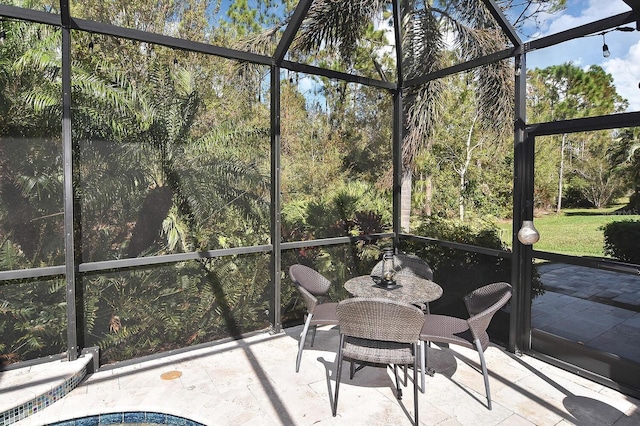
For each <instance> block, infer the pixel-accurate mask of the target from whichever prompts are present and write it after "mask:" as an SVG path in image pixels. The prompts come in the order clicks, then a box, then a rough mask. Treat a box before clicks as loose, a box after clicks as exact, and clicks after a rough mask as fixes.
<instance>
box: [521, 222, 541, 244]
mask: <svg viewBox="0 0 640 426" xmlns="http://www.w3.org/2000/svg"><path fill="white" fill-rule="evenodd" d="M539 240H540V233H539V232H538V230H537V229H536V227H535V226H533V221H532V220H523V221H522V226H521V227H520V230H519V231H518V241H520V242H521V243H522V244H524V245H526V246H530V245H531V244H535V243H537V242H538V241H539Z"/></svg>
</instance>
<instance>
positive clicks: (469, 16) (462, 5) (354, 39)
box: [295, 0, 513, 230]
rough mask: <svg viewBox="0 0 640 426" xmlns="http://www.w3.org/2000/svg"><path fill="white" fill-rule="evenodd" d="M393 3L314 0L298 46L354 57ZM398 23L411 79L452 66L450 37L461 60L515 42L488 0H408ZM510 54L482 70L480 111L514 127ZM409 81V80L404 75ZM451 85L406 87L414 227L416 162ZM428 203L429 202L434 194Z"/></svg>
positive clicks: (477, 75)
mask: <svg viewBox="0 0 640 426" xmlns="http://www.w3.org/2000/svg"><path fill="white" fill-rule="evenodd" d="M390 7H391V2H389V1H381V0H359V1H351V2H335V1H329V0H319V1H314V2H313V4H312V5H311V7H310V10H309V12H308V15H307V20H305V22H304V23H303V25H302V27H301V29H300V31H299V35H298V39H297V41H296V43H295V46H296V47H297V48H299V49H300V50H301V51H303V52H316V51H318V50H320V49H321V48H322V49H327V48H332V49H335V50H336V51H337V52H339V54H340V55H341V56H342V59H343V60H344V61H345V63H346V64H349V63H351V62H352V61H353V59H354V54H355V52H356V50H357V48H358V41H359V39H360V37H361V36H362V35H363V34H364V32H365V31H366V28H367V26H368V25H371V23H372V22H377V21H379V20H380V18H379V17H380V16H383V13H384V12H389V9H390ZM400 12H401V15H402V16H401V17H400V18H399V19H398V22H400V23H401V25H402V28H400V29H399V31H400V33H401V40H402V60H401V63H400V64H398V72H397V75H399V76H402V80H403V81H407V80H409V79H412V78H417V77H422V76H425V75H428V74H430V73H433V72H434V71H437V70H440V69H442V68H444V67H445V66H447V65H448V64H447V63H446V62H445V58H446V57H447V55H446V54H445V53H446V52H447V49H449V47H448V46H447V45H446V43H445V40H446V39H447V38H449V37H453V38H454V44H453V48H454V49H455V52H456V54H457V55H456V56H457V58H456V59H457V60H458V61H459V62H463V61H467V60H471V59H475V58H478V57H481V56H483V55H487V54H489V53H492V52H496V51H498V50H502V49H504V48H506V47H507V46H508V41H507V39H506V38H505V36H504V35H503V33H502V31H501V29H500V28H499V26H498V25H497V24H496V23H495V21H494V19H493V17H492V16H491V15H490V13H489V11H488V10H487V9H486V8H485V7H484V6H483V5H482V4H481V3H480V2H469V1H451V2H434V1H416V0H411V1H409V0H405V1H402V2H401V7H400ZM509 65H510V64H509V63H508V61H501V62H498V63H494V64H490V65H486V66H484V67H482V68H479V69H476V70H475V71H474V80H475V83H476V84H475V85H474V87H475V88H476V96H477V99H478V112H479V116H480V119H481V120H483V121H485V122H487V123H499V124H500V125H501V126H502V127H501V128H502V130H503V131H504V129H505V128H506V129H509V123H510V120H509V118H510V117H511V116H512V110H513V108H512V98H511V95H510V94H511V93H512V90H510V89H511V86H512V84H513V81H512V80H513V78H512V69H511V67H510V66H509ZM401 83H402V82H401ZM443 90H444V87H443V86H442V83H441V82H440V81H439V80H437V79H436V80H431V81H429V82H427V83H424V84H421V85H419V86H409V87H407V86H404V85H403V87H402V92H403V98H404V103H403V106H404V111H403V114H404V131H403V141H402V163H403V170H402V192H401V197H402V203H401V204H402V218H401V226H402V227H403V228H404V229H406V230H408V228H409V213H410V205H411V185H412V172H413V164H414V160H415V158H416V156H417V155H418V153H419V152H420V151H421V150H430V149H431V146H432V143H433V140H432V138H433V135H434V128H435V126H437V125H438V119H439V113H440V104H439V99H440V95H441V93H442V91H443ZM499 127H500V126H499ZM427 202H428V201H427Z"/></svg>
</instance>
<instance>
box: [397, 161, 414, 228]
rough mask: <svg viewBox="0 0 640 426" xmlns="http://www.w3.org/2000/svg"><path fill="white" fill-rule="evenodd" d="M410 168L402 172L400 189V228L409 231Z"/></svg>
mask: <svg viewBox="0 0 640 426" xmlns="http://www.w3.org/2000/svg"><path fill="white" fill-rule="evenodd" d="M411 183H412V182H411V170H405V171H404V172H403V173H402V187H401V191H400V228H401V229H402V231H403V232H409V222H410V218H411Z"/></svg>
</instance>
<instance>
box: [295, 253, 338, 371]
mask: <svg viewBox="0 0 640 426" xmlns="http://www.w3.org/2000/svg"><path fill="white" fill-rule="evenodd" d="M289 276H290V277H291V281H293V283H294V284H295V285H296V288H297V289H298V291H299V292H300V294H301V295H302V299H303V300H304V303H305V305H306V308H307V313H306V320H305V322H304V328H303V330H302V334H301V336H300V343H299V346H298V356H297V357H296V373H297V372H298V371H300V361H301V359H302V350H303V349H304V343H305V340H306V339H307V333H308V332H309V327H313V335H312V337H311V346H313V342H314V341H315V338H316V328H317V327H318V326H319V325H338V317H336V305H337V303H319V302H318V297H323V296H326V294H327V292H328V291H329V287H330V286H331V282H330V281H329V280H328V279H326V278H325V277H323V276H322V275H321V274H320V273H319V272H317V271H314V270H313V269H311V268H309V267H307V266H304V265H292V266H291V267H290V268H289Z"/></svg>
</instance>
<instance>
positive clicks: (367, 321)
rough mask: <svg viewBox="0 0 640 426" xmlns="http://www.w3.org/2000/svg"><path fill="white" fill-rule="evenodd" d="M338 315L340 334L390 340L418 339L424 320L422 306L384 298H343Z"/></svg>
mask: <svg viewBox="0 0 640 426" xmlns="http://www.w3.org/2000/svg"><path fill="white" fill-rule="evenodd" d="M336 315H337V316H338V322H339V324H340V333H341V334H344V335H346V336H350V337H357V338H361V339H369V340H382V341H387V342H401V343H415V342H417V341H419V339H420V330H421V329H422V325H423V324H424V313H423V312H422V311H421V310H420V309H419V308H416V307H415V306H412V305H407V304H404V303H400V302H396V301H394V300H390V299H382V298H365V297H355V298H352V299H346V300H343V301H342V302H340V303H338V306H337V307H336Z"/></svg>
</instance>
